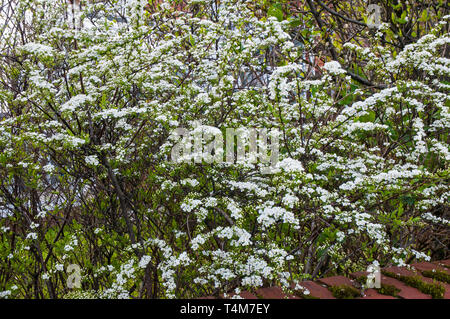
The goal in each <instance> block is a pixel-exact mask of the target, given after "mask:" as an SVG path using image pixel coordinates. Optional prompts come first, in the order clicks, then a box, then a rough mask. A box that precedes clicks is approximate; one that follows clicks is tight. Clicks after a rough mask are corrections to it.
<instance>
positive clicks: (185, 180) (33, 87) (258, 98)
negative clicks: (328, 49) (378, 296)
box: [0, 0, 450, 298]
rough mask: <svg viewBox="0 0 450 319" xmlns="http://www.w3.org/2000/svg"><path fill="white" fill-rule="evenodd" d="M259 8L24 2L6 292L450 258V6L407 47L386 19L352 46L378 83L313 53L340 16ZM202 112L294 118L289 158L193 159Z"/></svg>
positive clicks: (158, 292) (208, 290)
mask: <svg viewBox="0 0 450 319" xmlns="http://www.w3.org/2000/svg"><path fill="white" fill-rule="evenodd" d="M56 3H58V4H59V5H55V4H56ZM252 3H253V2H252V1H229V0H227V1H220V6H219V5H218V4H217V3H216V2H215V1H206V0H201V1H199V0H196V1H190V2H189V3H188V4H187V6H186V8H188V9H189V10H179V8H178V9H177V8H174V6H172V5H171V4H170V2H163V3H162V4H160V5H158V7H157V9H156V10H148V6H147V7H146V5H147V2H146V1H141V0H133V1H126V2H123V3H122V2H118V1H109V4H106V3H102V2H97V3H92V4H89V3H86V5H84V6H83V9H82V10H81V11H80V12H78V13H75V14H73V12H72V18H71V19H67V14H68V10H67V5H62V4H61V1H52V0H20V1H18V2H17V6H16V8H15V11H14V14H13V15H12V16H11V19H12V21H19V22H20V25H22V27H21V28H18V29H14V30H15V31H14V32H13V26H11V29H9V31H10V32H6V33H4V34H3V36H2V38H1V40H0V41H1V42H0V44H1V59H0V103H1V104H0V107H1V108H2V114H3V115H2V119H1V120H0V151H1V153H0V177H1V178H0V214H1V218H0V227H1V235H0V291H2V292H0V296H1V297H7V298H64V297H71V296H72V297H73V296H76V297H77V298H78V297H83V296H89V297H93V298H131V297H133V298H190V297H191V298H192V297H200V296H205V295H209V294H222V293H230V292H233V291H234V290H235V289H236V288H237V289H252V288H256V287H260V286H265V285H272V284H280V285H283V286H286V287H288V286H290V285H291V284H292V283H293V282H296V281H301V280H304V279H309V278H317V277H319V276H323V275H327V274H333V273H338V274H342V273H344V274H345V273H347V272H349V271H355V270H365V269H366V267H367V266H368V265H369V264H371V263H372V262H373V261H375V260H377V261H378V262H379V263H380V264H381V265H388V264H399V265H402V264H404V263H405V262H406V263H407V262H410V261H413V260H416V259H417V260H429V259H430V258H444V257H446V256H448V255H447V254H448V251H447V247H448V244H449V223H450V218H449V216H448V214H449V204H448V198H449V194H450V193H449V166H448V164H449V160H450V152H449V127H450V115H449V106H450V102H449V99H448V91H449V88H450V82H449V67H450V62H449V59H448V58H447V55H446V53H445V52H446V50H447V51H448V44H449V42H450V37H449V34H448V21H449V18H450V17H449V16H443V17H441V18H440V19H439V20H438V22H437V23H436V24H435V25H434V26H433V28H431V29H429V30H428V32H427V33H426V34H425V35H423V36H422V37H421V38H420V39H418V40H417V41H416V42H414V43H411V44H408V45H406V46H405V47H404V48H403V49H402V50H400V51H399V52H397V51H395V50H393V49H392V47H391V46H389V45H386V44H385V42H384V40H385V39H386V37H387V36H389V34H388V33H389V30H388V28H387V26H386V24H383V25H381V26H379V27H378V28H377V30H375V31H376V33H374V34H373V36H371V37H368V39H367V41H366V43H364V44H361V43H358V42H357V41H348V42H347V43H346V44H345V45H343V46H342V47H341V48H340V49H339V50H340V52H342V53H343V54H345V56H346V57H347V59H348V61H358V63H360V65H363V66H364V71H365V72H366V73H367V74H370V79H371V81H372V83H376V84H377V85H374V86H368V85H365V84H362V83H360V82H358V81H355V79H354V78H353V77H351V76H350V75H349V72H348V70H347V68H344V67H343V63H344V62H345V63H347V62H346V61H342V60H340V61H337V60H335V59H328V60H326V61H324V64H323V65H322V66H320V65H314V66H312V65H311V63H314V57H312V56H311V55H310V54H307V52H311V49H312V48H314V45H315V44H314V43H315V40H314V39H316V38H317V37H318V36H319V35H320V34H319V33H318V32H320V29H319V31H317V30H313V29H312V28H313V26H312V25H301V26H299V24H298V23H292V20H291V19H278V18H277V17H276V16H275V17H274V16H271V15H263V16H261V15H259V14H256V13H255V12H256V11H255V10H254V8H253V7H252ZM145 8H147V10H146V9H145ZM69 13H70V10H69ZM294 22H295V21H294ZM305 23H309V22H305ZM302 28H303V29H305V30H310V31H311V32H307V33H306V34H305V35H304V37H305V38H307V39H309V41H303V42H302V41H299V40H298V38H296V36H295V35H296V34H297V32H299V30H300V29H302ZM308 28H309V29H308ZM447 54H448V53H447ZM202 126H203V127H205V128H208V127H214V128H218V129H220V130H222V131H223V132H225V129H226V128H239V127H256V128H266V129H272V128H276V129H278V130H279V131H280V132H281V136H280V154H279V156H280V158H279V163H280V165H278V166H277V169H275V170H274V171H273V172H272V174H262V173H261V170H260V166H259V164H258V163H256V164H255V163H250V162H248V163H247V162H243V163H211V164H207V163H194V162H191V163H173V162H172V161H171V160H170V154H171V149H172V148H173V146H174V143H175V141H173V140H172V139H171V138H170V135H171V132H172V131H173V130H174V129H176V128H178V127H184V128H187V129H190V130H193V129H195V128H198V127H202ZM283 164H286V165H283ZM72 264H75V265H79V266H80V269H81V271H80V276H81V277H80V285H81V286H80V287H79V288H78V290H75V292H74V290H71V289H70V288H69V287H68V285H67V281H68V279H70V278H69V277H70V276H71V275H73V274H72V273H70V272H68V271H67V267H68V266H69V265H72ZM75 289H77V288H75ZM77 291H79V292H77Z"/></svg>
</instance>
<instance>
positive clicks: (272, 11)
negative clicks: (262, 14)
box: [267, 3, 284, 22]
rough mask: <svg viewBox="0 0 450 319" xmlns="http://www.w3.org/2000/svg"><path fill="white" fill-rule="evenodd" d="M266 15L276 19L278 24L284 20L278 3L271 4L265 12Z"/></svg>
mask: <svg viewBox="0 0 450 319" xmlns="http://www.w3.org/2000/svg"><path fill="white" fill-rule="evenodd" d="M267 14H268V15H269V16H271V17H275V18H277V19H278V21H280V22H281V21H283V19H284V15H283V10H282V8H281V5H280V4H279V3H275V4H273V5H272V6H271V7H270V8H269V10H268V11H267Z"/></svg>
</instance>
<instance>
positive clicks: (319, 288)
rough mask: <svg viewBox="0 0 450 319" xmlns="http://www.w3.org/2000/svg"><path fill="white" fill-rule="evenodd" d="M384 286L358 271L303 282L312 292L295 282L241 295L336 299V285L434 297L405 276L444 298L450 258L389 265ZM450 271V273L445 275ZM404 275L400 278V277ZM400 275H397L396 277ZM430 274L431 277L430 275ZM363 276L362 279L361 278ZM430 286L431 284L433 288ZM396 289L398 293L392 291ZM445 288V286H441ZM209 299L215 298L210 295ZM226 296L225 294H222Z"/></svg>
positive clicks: (374, 293)
mask: <svg viewBox="0 0 450 319" xmlns="http://www.w3.org/2000/svg"><path fill="white" fill-rule="evenodd" d="M430 271H431V272H432V273H437V274H440V276H434V278H430V277H429V276H430ZM381 272H382V275H381V285H382V288H383V287H384V288H389V289H391V292H388V291H386V290H389V289H385V290H383V289H373V288H370V289H364V288H363V287H362V285H361V281H364V280H361V278H364V277H365V276H366V275H367V272H363V271H361V272H356V273H352V274H350V277H351V278H347V277H344V276H332V277H326V278H320V279H318V280H316V281H303V282H300V283H299V285H300V286H302V287H304V288H306V289H307V290H308V291H309V294H308V295H303V294H302V293H296V292H295V290H294V289H293V288H294V285H292V286H291V288H292V289H291V290H289V291H284V290H283V289H282V288H280V287H277V286H273V287H264V288H259V289H257V290H256V291H242V292H241V293H240V294H239V296H240V297H241V298H244V299H256V298H258V299H293V298H294V299H302V298H317V299H335V298H336V297H338V298H339V296H334V295H333V293H332V290H333V289H332V288H334V287H349V289H352V291H355V292H358V293H359V294H360V297H356V298H357V299H431V298H432V295H431V293H430V292H429V291H428V290H427V289H424V288H420V287H413V286H411V282H410V281H408V280H404V279H405V277H414V278H415V279H416V280H419V281H420V282H421V283H425V284H432V285H434V286H435V287H437V285H439V286H441V287H443V294H442V295H441V297H443V299H450V284H449V282H448V277H446V275H450V259H447V260H441V261H436V262H432V263H431V262H421V263H416V264H411V265H409V266H406V267H396V266H391V267H386V268H383V269H382V270H381ZM445 274H446V275H445ZM398 275H400V277H398ZM396 276H397V278H393V277H396ZM427 276H428V277H427ZM358 279H359V280H358ZM429 287H430V286H428V288H429ZM392 289H393V290H395V293H392ZM441 289H442V288H441ZM234 295H235V294H234V293H231V294H228V295H227V296H226V298H231V297H233V296H234ZM206 298H215V297H213V296H208V297H206ZM221 298H223V295H222V296H221Z"/></svg>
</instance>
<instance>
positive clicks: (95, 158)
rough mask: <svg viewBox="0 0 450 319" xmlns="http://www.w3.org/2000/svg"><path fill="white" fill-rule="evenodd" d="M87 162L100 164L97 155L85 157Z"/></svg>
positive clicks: (91, 164) (92, 164)
mask: <svg viewBox="0 0 450 319" xmlns="http://www.w3.org/2000/svg"><path fill="white" fill-rule="evenodd" d="M84 160H85V161H86V164H88V165H90V166H97V165H98V164H99V161H98V158H97V156H96V155H89V156H86V157H85V158H84Z"/></svg>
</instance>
